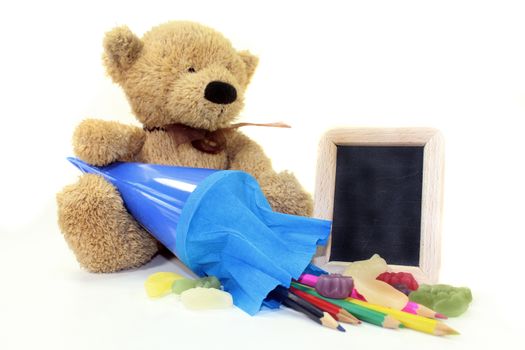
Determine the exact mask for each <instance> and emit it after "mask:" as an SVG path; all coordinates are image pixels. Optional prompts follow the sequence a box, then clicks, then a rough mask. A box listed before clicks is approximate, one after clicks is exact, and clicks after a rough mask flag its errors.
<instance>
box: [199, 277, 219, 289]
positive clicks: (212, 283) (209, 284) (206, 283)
mask: <svg viewBox="0 0 525 350" xmlns="http://www.w3.org/2000/svg"><path fill="white" fill-rule="evenodd" d="M196 282H197V283H196V284H195V287H202V288H215V289H221V282H219V280H218V279H217V277H215V276H208V277H202V278H199V279H198V280H197V281H196Z"/></svg>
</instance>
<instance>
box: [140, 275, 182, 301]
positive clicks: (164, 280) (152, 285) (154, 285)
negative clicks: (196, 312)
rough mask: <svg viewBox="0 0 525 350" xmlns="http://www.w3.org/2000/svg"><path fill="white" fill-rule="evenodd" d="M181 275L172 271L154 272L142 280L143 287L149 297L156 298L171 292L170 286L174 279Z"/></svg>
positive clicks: (178, 278)
mask: <svg viewBox="0 0 525 350" xmlns="http://www.w3.org/2000/svg"><path fill="white" fill-rule="evenodd" d="M182 278H183V277H182V276H181V275H178V274H176V273H173V272H156V273H154V274H152V275H150V276H148V278H147V279H146V282H144V288H145V289H146V294H147V295H148V296H149V297H150V298H158V297H161V296H164V295H166V294H169V293H170V292H171V286H172V285H173V282H175V281H176V280H180V279H182Z"/></svg>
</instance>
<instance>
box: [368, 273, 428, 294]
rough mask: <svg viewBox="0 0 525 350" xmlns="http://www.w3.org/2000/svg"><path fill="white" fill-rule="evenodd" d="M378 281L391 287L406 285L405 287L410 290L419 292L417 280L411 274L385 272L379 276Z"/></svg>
mask: <svg viewBox="0 0 525 350" xmlns="http://www.w3.org/2000/svg"><path fill="white" fill-rule="evenodd" d="M377 279H378V280H380V281H383V282H385V283H388V284H390V285H391V286H395V285H396V284H398V285H400V284H404V285H405V287H406V288H408V289H410V290H417V289H418V288H419V285H418V283H417V281H416V279H415V278H414V276H412V274H411V273H409V272H383V273H382V274H380V275H379V276H377Z"/></svg>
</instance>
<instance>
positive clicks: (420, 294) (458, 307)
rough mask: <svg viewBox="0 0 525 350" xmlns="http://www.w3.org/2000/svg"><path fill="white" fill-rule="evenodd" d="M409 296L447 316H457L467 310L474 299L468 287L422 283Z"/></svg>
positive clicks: (414, 300) (412, 299)
mask: <svg viewBox="0 0 525 350" xmlns="http://www.w3.org/2000/svg"><path fill="white" fill-rule="evenodd" d="M409 298H410V300H411V301H413V302H416V303H418V304H422V305H425V306H426V307H429V308H431V309H433V310H435V311H436V312H439V313H441V314H443V315H445V316H448V317H456V316H459V315H461V314H462V313H464V312H465V311H467V309H468V307H469V304H470V302H471V301H472V293H471V291H470V289H469V288H466V287H461V288H458V287H453V286H451V285H448V284H436V285H432V286H431V285H427V284H422V285H421V286H419V289H418V290H417V291H414V292H412V293H410V295H409Z"/></svg>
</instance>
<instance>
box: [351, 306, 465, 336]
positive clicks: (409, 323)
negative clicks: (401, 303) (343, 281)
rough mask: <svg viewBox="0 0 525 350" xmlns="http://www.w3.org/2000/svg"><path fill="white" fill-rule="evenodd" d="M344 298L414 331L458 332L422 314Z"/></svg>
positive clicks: (449, 333)
mask: <svg viewBox="0 0 525 350" xmlns="http://www.w3.org/2000/svg"><path fill="white" fill-rule="evenodd" d="M345 300H346V301H348V302H351V303H353V304H355V305H360V306H362V307H366V308H368V309H370V310H375V311H379V312H383V313H385V314H387V315H390V316H392V317H394V318H396V319H398V320H399V321H400V322H401V323H402V324H403V325H404V326H405V327H407V328H411V329H413V330H416V331H420V332H423V333H428V334H433V335H452V334H459V332H458V331H456V330H454V329H452V328H450V327H449V326H447V325H446V324H444V323H442V322H440V321H438V320H435V319H432V318H426V317H423V316H418V315H414V314H409V313H408V312H404V311H399V310H395V309H391V308H389V307H384V306H380V305H375V304H370V303H367V302H366V301H362V300H358V299H354V298H347V299H345Z"/></svg>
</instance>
